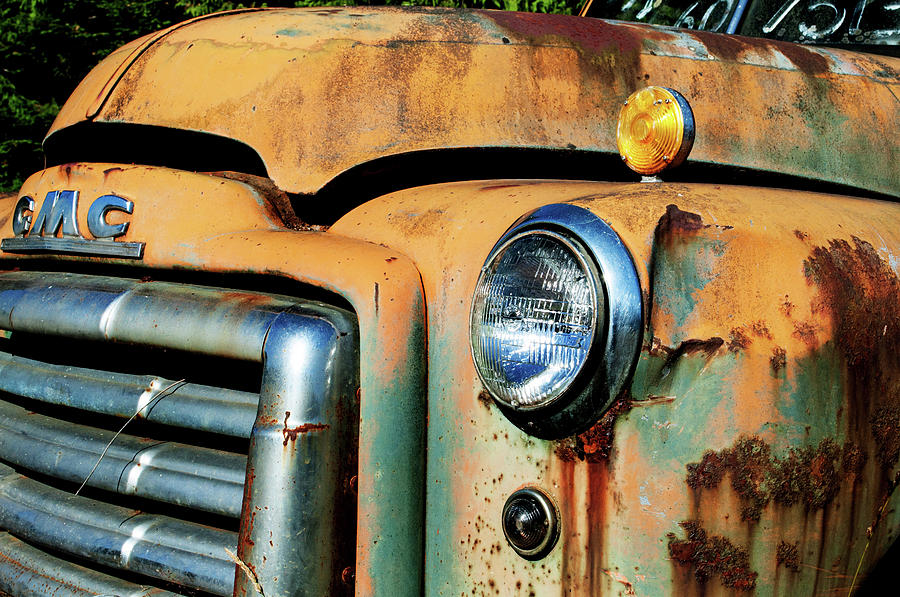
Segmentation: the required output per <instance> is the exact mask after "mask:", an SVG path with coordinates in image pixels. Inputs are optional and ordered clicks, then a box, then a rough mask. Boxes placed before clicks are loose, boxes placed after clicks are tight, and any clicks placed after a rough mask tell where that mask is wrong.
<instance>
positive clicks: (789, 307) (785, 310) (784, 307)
mask: <svg viewBox="0 0 900 597" xmlns="http://www.w3.org/2000/svg"><path fill="white" fill-rule="evenodd" d="M796 308H797V307H796V305H794V303H792V302H791V301H790V300H789V299H788V296H787V295H784V301H782V303H781V304H780V305H779V306H778V310H779V311H781V312H782V314H784V316H785V317H787V318H790V316H791V315H793V313H794V309H796Z"/></svg>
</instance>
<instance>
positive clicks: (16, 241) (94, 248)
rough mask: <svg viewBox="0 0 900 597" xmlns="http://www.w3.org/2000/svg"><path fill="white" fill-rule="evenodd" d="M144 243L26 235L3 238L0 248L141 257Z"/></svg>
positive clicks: (30, 251)
mask: <svg viewBox="0 0 900 597" xmlns="http://www.w3.org/2000/svg"><path fill="white" fill-rule="evenodd" d="M144 244H145V243H132V242H117V241H108V240H87V239H83V238H55V237H47V238H45V237H42V236H34V237H32V236H28V237H25V238H19V237H13V238H4V239H3V240H0V249H2V250H3V251H6V252H7V253H71V254H73V255H93V256H96V257H122V258H125V259H143V257H144Z"/></svg>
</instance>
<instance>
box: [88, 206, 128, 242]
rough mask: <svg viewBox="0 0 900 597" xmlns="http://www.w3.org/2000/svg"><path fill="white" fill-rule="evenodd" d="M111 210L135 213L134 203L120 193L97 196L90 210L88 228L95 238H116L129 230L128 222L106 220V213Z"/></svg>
mask: <svg viewBox="0 0 900 597" xmlns="http://www.w3.org/2000/svg"><path fill="white" fill-rule="evenodd" d="M110 211H124V212H125V213H127V214H130V213H134V203H132V202H131V201H129V200H128V199H123V198H122V197H119V196H118V195H102V196H100V197H97V199H96V200H95V201H94V202H93V203H91V208H90V209H89V210H88V230H90V231H91V234H92V235H93V236H94V238H115V237H117V236H122V235H123V234H125V232H126V231H127V230H128V222H123V223H121V224H109V223H108V222H107V221H106V214H107V213H109V212H110Z"/></svg>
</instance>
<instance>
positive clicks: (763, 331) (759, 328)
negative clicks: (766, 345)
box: [750, 321, 772, 340]
mask: <svg viewBox="0 0 900 597" xmlns="http://www.w3.org/2000/svg"><path fill="white" fill-rule="evenodd" d="M750 331H751V332H752V333H753V335H754V336H756V337H758V338H766V339H768V340H771V339H772V332H770V331H769V326H767V325H766V322H765V321H754V322H753V323H751V324H750Z"/></svg>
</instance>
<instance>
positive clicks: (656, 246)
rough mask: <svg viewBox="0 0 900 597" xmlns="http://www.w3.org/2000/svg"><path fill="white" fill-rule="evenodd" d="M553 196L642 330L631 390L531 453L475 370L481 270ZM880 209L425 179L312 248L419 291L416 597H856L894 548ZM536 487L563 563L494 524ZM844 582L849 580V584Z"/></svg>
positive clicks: (748, 192) (896, 327)
mask: <svg viewBox="0 0 900 597" xmlns="http://www.w3.org/2000/svg"><path fill="white" fill-rule="evenodd" d="M566 200H571V201H574V202H575V203H576V204H578V205H581V206H583V207H586V208H588V209H590V210H592V211H593V212H595V213H597V214H598V215H599V216H600V217H602V218H604V219H605V220H606V221H607V222H608V223H609V224H610V225H611V226H612V227H613V229H614V230H615V231H616V232H617V233H618V234H619V235H620V236H621V237H622V239H623V241H624V242H625V244H626V245H627V246H628V248H629V250H630V251H631V253H632V255H633V257H634V260H635V264H636V266H637V270H638V273H639V276H640V277H641V280H642V286H643V288H644V293H645V294H644V297H643V300H644V303H645V308H646V311H645V312H646V313H648V314H649V317H648V318H647V321H646V322H645V324H646V327H645V342H644V348H643V351H642V353H641V356H640V360H639V363H638V368H637V371H636V373H635V377H634V380H633V382H632V385H631V388H630V391H629V393H627V394H626V395H625V396H623V399H622V400H621V402H620V403H619V404H618V405H617V406H616V407H614V408H613V409H612V410H611V411H610V413H609V415H608V416H605V417H604V418H603V419H601V420H600V421H599V422H598V423H597V425H595V426H594V427H593V428H592V429H590V430H589V431H588V432H585V433H583V434H580V435H578V436H575V437H571V438H569V439H567V440H564V441H559V442H544V441H539V440H535V439H534V438H530V437H528V436H527V435H526V434H524V433H522V432H521V431H519V430H518V429H516V428H515V427H513V426H512V425H511V424H510V423H509V422H508V421H507V420H506V419H505V417H503V415H502V414H501V413H500V412H499V411H498V410H497V409H496V408H495V407H494V406H493V405H492V404H491V400H490V398H489V397H487V396H486V395H485V393H484V392H483V389H482V388H481V386H480V384H479V383H478V378H477V375H476V374H475V372H474V371H473V370H472V367H473V366H472V363H471V358H470V356H469V354H468V352H466V351H463V350H461V349H460V347H464V346H467V343H468V337H467V335H468V327H467V324H468V312H469V308H470V301H471V295H472V290H473V288H474V286H475V281H476V278H477V275H478V271H479V267H480V265H481V263H483V260H484V257H485V255H487V253H488V252H489V251H490V249H491V246H492V245H493V243H494V242H495V241H496V239H498V238H500V236H501V235H502V234H503V232H504V231H505V229H506V227H507V226H509V225H510V224H511V223H512V222H514V221H515V220H516V219H517V218H518V217H519V216H520V215H522V214H523V213H527V212H528V211H530V210H531V209H534V208H535V207H538V206H540V205H543V204H546V203H556V202H560V201H566ZM898 231H900V207H898V206H897V205H896V204H890V203H885V202H879V201H863V200H857V199H851V198H846V197H838V196H828V195H817V194H811V193H801V192H788V191H780V190H774V189H749V188H741V187H724V186H723V187H720V186H707V185H678V184H656V183H651V184H635V185H606V184H596V183H540V182H527V181H525V182H523V181H497V182H480V183H460V184H453V185H436V186H433V187H427V188H421V189H415V190H411V191H407V192H400V193H396V194H394V195H391V196H387V197H384V198H381V199H378V200H375V201H372V202H370V203H368V204H366V205H364V206H361V207H359V208H357V210H355V211H354V212H351V213H350V214H348V215H347V216H345V217H344V218H343V219H342V220H341V221H339V222H338V223H337V224H336V225H335V226H334V227H333V228H332V230H331V232H332V233H338V234H348V235H354V236H357V237H359V238H363V239H366V240H369V241H371V242H376V243H387V242H390V243H393V244H394V246H396V247H397V248H398V249H400V250H402V251H403V252H404V253H406V254H408V255H410V256H411V258H413V259H414V260H415V262H416V264H417V265H418V267H419V269H420V271H421V272H422V278H423V283H424V286H425V292H426V296H428V297H429V301H430V304H429V313H430V314H431V316H430V318H429V362H430V363H432V364H433V366H432V367H431V369H430V370H429V430H428V434H429V435H428V438H429V444H428V445H429V451H428V467H427V470H428V480H427V483H426V486H427V491H428V495H427V497H428V503H429V504H437V505H439V506H436V507H434V508H429V510H428V513H427V523H426V537H427V543H426V563H427V586H426V592H427V593H430V594H438V593H441V592H443V593H444V594H459V593H460V592H466V593H471V592H472V591H473V590H474V592H475V593H476V594H479V593H481V594H488V593H491V594H496V593H498V592H499V594H510V595H529V594H535V595H553V594H566V595H568V594H585V595H596V594H613V595H615V594H632V593H634V594H638V595H666V594H672V593H675V594H686V595H699V594H720V593H726V594H727V593H729V592H733V591H740V590H742V589H749V588H751V587H755V588H754V591H755V594H757V595H775V594H784V595H812V594H822V593H825V592H835V591H842V592H846V591H847V590H849V588H850V585H851V584H858V583H859V581H860V579H861V578H863V577H864V576H865V575H866V573H867V572H868V570H869V569H870V568H871V566H872V564H873V563H874V562H876V561H877V560H878V559H879V558H880V557H881V555H882V554H883V553H884V552H885V550H886V549H887V547H888V546H889V545H890V544H891V542H892V541H893V540H894V538H895V537H896V536H897V533H898V532H900V515H898V513H897V512H898V510H897V509H896V503H895V502H896V499H897V496H896V495H895V493H894V487H895V485H896V482H895V479H896V476H895V475H896V472H897V470H898V454H900V450H895V449H894V444H896V442H895V441H894V440H895V435H896V433H895V431H896V429H897V428H898V425H900V424H898V422H897V421H898V420H897V418H896V412H895V411H896V410H897V409H898V403H897V400H898V398H900V392H898V388H900V380H898V378H897V375H898V371H900V362H898V353H897V350H896V347H897V346H898V344H900V337H898V333H900V320H898V315H897V305H898V303H900V300H898V299H900V295H898V292H900V281H898V268H900V233H898ZM526 484H528V485H537V486H539V487H541V488H543V489H545V490H546V491H548V492H550V494H551V495H552V496H553V497H554V499H555V500H556V501H557V504H558V506H559V507H560V510H561V513H562V536H561V540H560V545H559V546H557V548H556V549H555V550H554V551H553V552H552V553H551V554H550V555H549V556H548V557H547V558H546V559H544V560H542V561H540V562H535V563H531V562H527V561H524V560H522V559H521V558H518V557H517V556H516V555H515V554H514V553H513V552H512V550H511V549H509V548H508V547H507V546H506V544H505V542H504V540H503V534H502V531H501V529H500V524H499V523H500V511H501V508H502V505H503V501H504V500H505V498H506V497H507V496H508V495H509V494H510V493H512V492H513V491H514V490H515V489H517V488H518V487H521V486H523V485H526ZM858 565H859V567H860V573H859V576H858V577H856V578H855V581H854V577H855V576H856V569H857V566H858Z"/></svg>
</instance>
